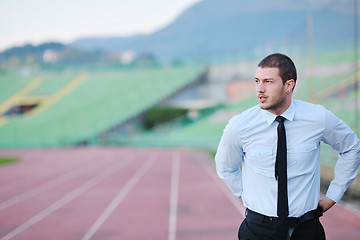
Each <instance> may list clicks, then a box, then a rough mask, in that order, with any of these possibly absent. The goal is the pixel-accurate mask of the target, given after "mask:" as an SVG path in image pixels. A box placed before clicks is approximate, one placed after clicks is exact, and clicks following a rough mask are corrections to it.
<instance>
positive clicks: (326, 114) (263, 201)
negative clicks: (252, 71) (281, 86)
mask: <svg viewBox="0 0 360 240" xmlns="http://www.w3.org/2000/svg"><path fill="white" fill-rule="evenodd" d="M281 116H283V117H285V118H286V120H285V122H284V124H285V130H286V141H287V161H288V164H287V169H288V170H287V176H288V202H289V216H290V217H299V216H301V215H303V214H304V213H306V212H308V211H311V210H313V209H316V208H317V206H318V203H319V198H320V142H321V141H322V142H324V143H326V144H329V145H330V146H331V147H332V148H333V149H334V150H335V151H337V152H338V153H339V159H338V161H337V164H336V166H335V179H334V180H333V181H332V182H331V184H330V186H329V189H328V191H327V194H326V196H327V197H328V198H330V199H332V200H333V201H335V202H338V201H340V199H341V198H342V196H343V194H344V192H345V191H346V189H347V188H348V187H349V185H350V184H351V183H352V181H353V180H354V179H355V177H356V175H357V173H358V168H359V164H360V142H359V139H358V138H357V136H356V134H355V133H354V132H353V131H352V130H351V129H350V128H349V127H348V126H347V125H346V124H345V123H344V122H343V121H341V120H340V119H339V118H337V117H336V116H335V115H334V114H333V113H331V112H330V111H328V110H327V109H325V108H324V107H323V106H321V105H314V104H311V103H307V102H303V101H300V100H292V103H291V105H290V107H289V108H288V109H287V110H286V111H285V112H284V113H283V114H282V115H281ZM275 118H276V115H274V114H272V113H270V112H269V111H266V110H262V109H261V108H260V107H259V105H257V106H255V107H252V108H250V109H248V110H246V111H244V112H243V113H241V114H239V115H237V116H235V117H233V118H232V119H231V120H230V121H229V123H228V124H227V126H226V127H225V129H224V132H223V135H222V138H221V140H220V143H219V146H218V150H217V153H216V156H215V162H216V170H217V174H218V175H219V177H220V178H222V179H223V180H224V181H225V183H226V184H227V185H228V187H229V188H230V190H231V191H232V192H233V194H234V195H235V196H238V197H241V199H242V200H243V204H244V206H245V207H247V208H249V209H251V210H253V211H256V212H258V213H261V214H264V215H267V216H277V181H276V180H275V177H274V174H275V159H276V149H277V126H278V123H277V122H276V121H275ZM240 164H241V166H242V168H241V169H240V166H239V165H240Z"/></svg>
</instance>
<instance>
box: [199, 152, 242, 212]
mask: <svg viewBox="0 0 360 240" xmlns="http://www.w3.org/2000/svg"><path fill="white" fill-rule="evenodd" d="M197 160H198V161H199V162H200V164H201V165H202V166H203V167H204V169H205V171H206V172H207V173H208V174H209V175H210V177H211V178H212V179H213V180H214V181H215V183H216V185H218V187H219V188H220V189H221V191H222V192H223V193H225V196H226V197H227V198H228V199H229V200H230V202H231V203H232V204H233V205H234V207H235V208H236V209H237V210H238V211H239V213H240V214H241V216H242V217H243V218H245V210H246V209H245V207H244V206H243V205H242V203H241V201H240V199H239V198H237V197H235V196H234V195H233V194H232V193H231V192H230V190H229V189H228V188H227V187H226V185H225V184H224V183H223V182H222V181H221V180H220V179H219V178H218V177H217V174H216V173H215V171H214V168H215V167H214V168H211V167H210V166H209V165H208V164H205V163H203V162H202V161H204V160H200V159H198V158H197ZM212 166H213V165H212Z"/></svg>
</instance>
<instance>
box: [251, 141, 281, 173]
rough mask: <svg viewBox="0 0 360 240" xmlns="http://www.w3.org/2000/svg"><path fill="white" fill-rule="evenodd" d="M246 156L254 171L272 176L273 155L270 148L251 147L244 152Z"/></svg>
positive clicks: (273, 169)
mask: <svg viewBox="0 0 360 240" xmlns="http://www.w3.org/2000/svg"><path fill="white" fill-rule="evenodd" d="M246 156H247V160H248V164H249V165H251V166H252V168H253V170H254V171H255V172H257V173H260V174H263V175H265V176H268V177H274V174H275V172H274V171H275V156H274V151H273V149H272V148H269V147H264V148H252V149H250V150H249V151H248V152H247V153H246Z"/></svg>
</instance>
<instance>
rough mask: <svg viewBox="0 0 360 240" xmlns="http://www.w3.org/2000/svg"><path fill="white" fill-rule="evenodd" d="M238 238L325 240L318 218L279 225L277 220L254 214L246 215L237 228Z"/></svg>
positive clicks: (258, 239) (257, 239)
mask: <svg viewBox="0 0 360 240" xmlns="http://www.w3.org/2000/svg"><path fill="white" fill-rule="evenodd" d="M258 215H259V214H258ZM261 216H263V215H261ZM290 235H291V238H290ZM238 237H239V240H288V239H291V240H304V239H306V240H325V239H326V238H325V232H324V228H323V226H322V225H321V223H320V221H319V218H313V219H310V220H307V221H305V222H302V223H300V224H298V223H297V219H289V220H288V221H286V222H282V223H280V222H279V221H278V219H277V218H269V217H265V216H264V217H260V216H257V215H254V214H247V217H246V218H245V220H244V221H243V222H242V224H241V226H240V228H239V233H238Z"/></svg>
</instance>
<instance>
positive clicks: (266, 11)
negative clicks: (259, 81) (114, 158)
mask: <svg viewBox="0 0 360 240" xmlns="http://www.w3.org/2000/svg"><path fill="white" fill-rule="evenodd" d="M352 11H353V10H352V3H351V2H350V1H346V2H336V3H334V2H333V1H329V0H328V1H321V2H320V1H311V0H307V1H286V0H276V1H271V2H269V1H265V0H255V1H250V0H245V1H241V2H240V1H237V0H206V1H201V2H199V3H197V4H195V5H193V6H192V7H190V8H189V9H187V10H186V11H184V12H183V13H182V14H181V15H180V16H179V17H178V18H177V19H176V20H174V21H173V22H172V23H171V24H169V25H168V26H166V27H164V28H163V29H160V30H158V31H156V32H154V33H152V34H150V35H140V36H133V37H129V38H124V37H116V36H114V37H111V38H95V37H92V38H80V39H78V40H76V41H75V42H73V43H72V44H71V46H73V47H77V48H84V49H88V50H93V49H103V50H107V51H115V50H117V51H125V50H133V51H135V52H137V53H141V52H152V53H154V54H155V55H156V56H157V57H158V58H159V59H160V60H161V61H171V60H174V59H179V60H192V61H196V62H199V61H206V60H209V59H211V58H219V57H220V58H221V57H224V56H225V57H229V56H239V55H241V56H253V55H254V54H256V53H258V52H261V51H262V50H264V48H265V47H266V48H268V49H269V48H272V49H274V50H276V49H284V48H292V49H300V50H299V51H301V49H304V48H306V44H307V43H308V36H307V33H308V31H309V30H308V27H307V22H308V20H307V19H308V16H309V14H310V15H311V16H312V19H313V20H312V27H313V42H314V45H315V46H317V47H322V48H324V47H327V48H334V47H339V46H341V47H344V46H352V45H351V44H350V43H351V39H353V32H352V31H353V27H352V24H353V14H352Z"/></svg>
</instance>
